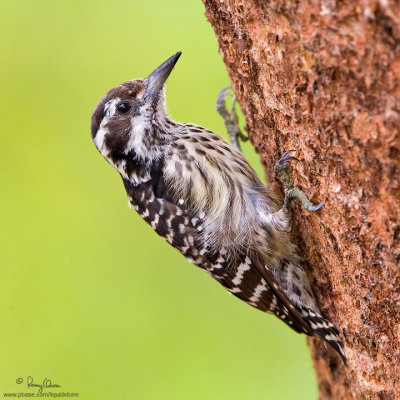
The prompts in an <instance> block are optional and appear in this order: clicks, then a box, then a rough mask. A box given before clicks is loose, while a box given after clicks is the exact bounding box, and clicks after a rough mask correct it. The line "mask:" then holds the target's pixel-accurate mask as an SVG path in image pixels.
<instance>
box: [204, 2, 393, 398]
mask: <svg viewBox="0 0 400 400" xmlns="http://www.w3.org/2000/svg"><path fill="white" fill-rule="evenodd" d="M203 2H204V4H205V7H206V16H207V18H208V20H209V21H210V22H211V24H212V26H213V28H214V30H215V32H216V35H217V39H218V42H219V46H220V53H221V55H222V57H223V59H224V61H225V64H226V67H227V69H228V73H229V76H230V79H231V82H232V87H233V89H234V91H235V93H236V95H237V98H238V101H239V104H240V106H241V109H242V111H243V113H244V115H245V117H246V121H247V131H248V133H249V136H250V138H251V141H252V142H253V144H254V146H255V148H256V149H257V151H258V152H259V153H260V156H261V159H262V162H263V163H264V165H265V167H266V171H267V174H268V177H269V178H270V181H272V182H274V179H275V178H274V175H273V164H274V162H275V161H276V160H277V159H278V157H279V155H280V154H281V153H282V152H283V151H284V150H286V149H297V156H298V157H299V158H300V159H301V160H302V161H303V162H302V163H300V164H296V165H295V166H294V170H295V171H294V177H295V181H296V182H297V184H298V185H299V186H300V187H301V188H303V190H304V191H305V192H306V193H307V194H308V195H309V196H310V197H311V198H312V199H314V200H315V201H316V202H319V201H321V200H323V199H324V198H327V204H326V205H325V206H324V208H323V209H322V210H321V211H319V212H318V213H315V214H311V213H307V212H306V211H305V210H303V209H301V208H300V207H299V206H295V207H294V230H295V235H296V234H297V236H298V237H299V239H298V240H299V244H300V247H301V251H302V253H303V256H305V257H306V258H307V259H308V261H309V262H310V265H312V266H313V267H312V268H310V269H309V275H310V280H311V281H312V284H313V288H314V291H315V293H316V295H317V297H318V301H319V304H320V307H321V310H322V311H323V313H324V314H325V315H326V316H327V317H329V318H330V319H331V320H332V321H333V322H334V323H335V324H336V325H337V326H338V328H339V329H340V331H341V332H342V335H343V340H344V342H345V346H346V347H345V351H346V354H347V358H348V364H349V365H348V367H347V368H345V367H344V365H343V364H342V363H341V362H340V361H339V359H338V358H337V357H336V355H335V354H333V352H332V351H331V350H330V349H326V348H325V347H324V345H323V344H322V343H321V341H320V340H318V339H314V338H312V339H310V340H309V344H310V347H311V350H312V356H313V360H314V365H315V369H316V372H317V378H318V383H319V389H320V399H335V400H337V399H380V400H384V399H400V312H399V310H400V274H399V265H400V200H399V198H400V7H399V3H398V2H397V3H394V1H393V2H392V1H391V0H381V1H377V0H360V1H353V2H345V1H339V0H337V1H335V0H320V1H307V0H297V1H289V0H288V1H284V0H282V1H268V0H203ZM275 184H276V182H275Z"/></svg>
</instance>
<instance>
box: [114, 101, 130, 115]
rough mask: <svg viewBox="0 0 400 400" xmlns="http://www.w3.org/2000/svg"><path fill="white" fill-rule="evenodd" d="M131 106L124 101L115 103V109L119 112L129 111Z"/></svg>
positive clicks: (125, 112)
mask: <svg viewBox="0 0 400 400" xmlns="http://www.w3.org/2000/svg"><path fill="white" fill-rule="evenodd" d="M131 108H132V105H131V104H130V103H128V102H126V101H124V102H122V103H119V104H118V105H117V110H118V112H119V113H120V114H127V113H128V112H129V111H131Z"/></svg>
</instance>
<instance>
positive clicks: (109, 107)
mask: <svg viewBox="0 0 400 400" xmlns="http://www.w3.org/2000/svg"><path fill="white" fill-rule="evenodd" d="M120 101H121V99H120V98H119V97H116V98H115V99H112V100H110V101H107V103H106V104H105V105H104V117H103V120H102V121H101V124H100V126H99V129H98V130H97V133H96V136H95V138H94V144H95V146H96V147H97V148H98V150H99V151H100V153H101V154H102V155H103V156H106V154H105V149H104V137H105V135H106V133H108V129H107V128H106V127H105V125H106V123H107V122H108V118H110V117H111V116H112V115H113V114H114V113H115V106H116V105H117V103H119V102H120Z"/></svg>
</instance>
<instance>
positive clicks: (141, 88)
mask: <svg viewBox="0 0 400 400" xmlns="http://www.w3.org/2000/svg"><path fill="white" fill-rule="evenodd" d="M180 55H181V52H178V53H176V54H174V55H173V56H172V57H170V58H169V59H168V60H166V61H165V62H164V63H162V64H161V65H160V66H159V67H158V68H156V69H155V70H154V71H153V72H152V73H151V74H150V75H149V76H148V77H147V78H145V79H135V80H131V81H127V82H124V83H121V84H120V85H118V86H115V87H114V88H112V89H110V90H109V91H108V92H107V93H106V94H105V95H104V96H103V98H102V99H101V100H100V101H99V103H98V104H97V105H96V107H95V108H94V111H93V114H92V120H91V133H92V139H93V142H94V144H95V145H96V147H97V149H98V150H99V151H100V153H101V154H102V155H103V156H104V157H105V158H107V159H108V160H109V161H111V162H112V160H113V159H115V158H118V155H120V156H122V155H127V154H134V155H135V156H136V157H138V158H141V157H142V158H145V157H147V154H146V152H148V151H149V147H151V143H152V142H153V141H154V140H156V139H157V138H156V136H157V133H155V132H154V124H156V123H157V121H160V120H163V119H165V118H166V117H167V112H166V108H165V91H164V86H165V82H166V80H167V78H168V76H169V75H170V73H171V71H172V69H173V67H174V65H175V64H176V62H177V61H178V58H179V57H180Z"/></svg>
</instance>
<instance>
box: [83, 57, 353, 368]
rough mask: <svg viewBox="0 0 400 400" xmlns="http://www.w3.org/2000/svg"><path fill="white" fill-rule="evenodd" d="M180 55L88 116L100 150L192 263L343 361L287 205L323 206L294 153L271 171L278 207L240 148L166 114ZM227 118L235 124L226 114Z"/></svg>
mask: <svg viewBox="0 0 400 400" xmlns="http://www.w3.org/2000/svg"><path fill="white" fill-rule="evenodd" d="M181 54H182V53H181V52H177V53H175V54H174V55H172V56H171V57H170V58H168V59H167V60H166V61H165V62H164V63H162V64H161V65H160V66H159V67H158V68H156V69H155V70H154V71H153V72H152V73H151V74H150V75H148V76H147V77H146V78H144V79H134V80H129V81H127V82H124V83H121V84H119V85H117V86H115V87H113V88H112V89H110V90H109V91H108V92H107V93H106V94H105V95H104V96H103V97H102V98H101V100H100V101H99V102H98V103H97V105H96V106H95V108H94V110H93V113H92V117H91V136H92V140H93V142H94V145H95V146H96V148H97V149H98V151H99V152H100V153H101V155H102V156H103V157H104V158H105V159H106V160H107V161H108V163H109V164H110V165H111V166H112V167H114V168H115V169H116V170H117V171H118V173H119V174H120V176H121V178H122V181H123V184H124V187H125V191H126V194H127V196H128V198H129V202H130V203H131V205H132V206H133V207H134V208H135V210H136V211H137V212H138V213H139V215H140V216H141V217H142V218H143V219H144V220H145V221H146V222H147V223H148V224H149V225H150V226H151V227H152V228H153V229H154V230H155V231H156V233H157V234H158V235H160V236H161V237H162V238H164V239H165V240H166V241H167V242H168V243H169V244H171V245H172V246H173V247H174V248H176V249H177V250H178V251H179V252H180V253H182V255H183V256H184V257H186V259H187V260H188V261H189V262H190V263H192V264H194V265H195V266H197V267H200V268H201V269H203V270H204V271H205V272H206V273H208V274H209V275H210V276H211V277H212V278H214V279H215V280H217V281H218V282H219V283H220V284H221V285H222V286H223V287H225V288H226V289H227V290H228V291H229V292H230V293H232V294H233V295H235V296H236V297H238V298H239V299H241V300H243V301H245V302H246V303H248V304H249V305H251V306H253V307H255V308H257V309H259V310H261V311H263V312H266V313H271V314H274V315H276V316H277V317H278V318H279V319H281V320H282V321H283V322H284V323H286V324H287V325H288V326H289V327H290V328H292V329H293V330H295V331H296V332H299V333H304V334H306V335H309V336H318V337H320V338H321V339H322V340H323V341H324V342H325V343H327V344H328V345H330V346H331V347H332V348H333V349H334V350H336V352H337V353H338V354H339V355H340V357H341V358H342V360H343V362H344V363H345V364H346V357H345V353H344V349H343V342H342V340H341V338H340V334H339V331H338V329H337V328H336V327H335V326H334V325H333V324H332V323H331V322H330V321H329V320H328V319H326V318H324V317H323V316H322V314H321V311H320V310H319V307H318V305H317V302H316V299H315V296H314V294H313V292H312V289H311V285H310V283H309V280H308V278H307V275H306V272H305V269H304V267H303V265H302V258H301V257H300V256H299V253H298V249H297V246H296V245H295V244H294V243H293V241H292V239H291V237H290V229H291V212H290V203H291V201H292V200H294V199H298V200H300V201H301V203H302V204H303V205H304V206H305V208H306V209H308V210H310V211H316V210H318V209H319V208H321V207H322V205H323V204H324V202H322V203H321V204H319V205H314V204H313V203H311V202H310V201H309V200H308V199H307V197H306V196H305V194H304V193H303V192H302V191H301V190H300V189H299V188H297V187H295V186H294V184H293V179H292V177H291V172H290V169H289V163H290V162H293V161H298V159H297V158H295V157H293V156H292V155H291V153H292V152H293V150H289V151H286V152H284V153H283V155H282V157H281V159H280V160H279V161H278V162H277V164H276V166H275V170H276V172H277V174H278V176H279V178H280V179H281V180H282V182H283V183H284V185H285V199H284V202H283V204H282V201H281V200H280V199H279V197H278V196H277V194H276V193H274V191H273V190H272V188H271V187H270V185H268V184H267V185H264V184H263V183H262V181H261V180H260V178H259V177H258V175H257V174H256V172H255V171H254V170H253V168H252V167H251V166H250V165H249V163H248V162H247V161H246V159H245V157H244V155H243V153H242V152H241V151H240V149H239V146H238V145H237V143H236V144H235V143H233V144H232V143H230V142H228V141H227V140H225V139H223V138H222V137H221V136H219V135H217V134H216V133H214V132H212V131H210V130H208V129H205V128H202V127H200V126H198V125H196V124H192V123H180V122H176V121H174V120H173V119H172V118H171V117H170V116H169V115H168V113H167V109H166V100H165V99H166V95H165V87H166V81H167V78H168V77H169V75H170V74H171V72H172V70H173V68H174V66H175V64H176V63H177V61H178V59H179V57H180V56H181ZM225 96H226V91H222V92H221V94H220V96H219V100H218V104H219V111H220V112H221V114H224V110H223V107H221V104H222V103H221V101H222V100H223V98H224V97H225ZM230 115H232V114H230ZM225 122H226V125H227V126H228V125H231V126H232V125H233V123H232V120H229V113H228V112H226V110H225ZM233 122H235V121H233Z"/></svg>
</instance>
